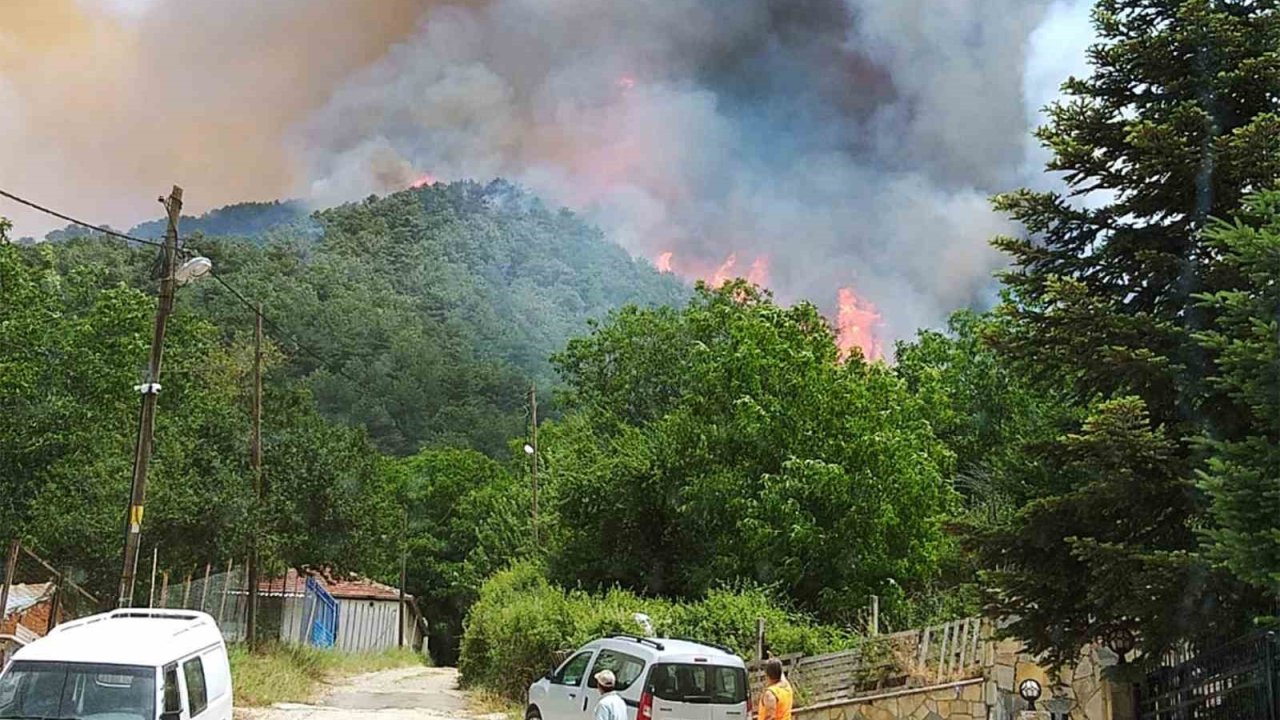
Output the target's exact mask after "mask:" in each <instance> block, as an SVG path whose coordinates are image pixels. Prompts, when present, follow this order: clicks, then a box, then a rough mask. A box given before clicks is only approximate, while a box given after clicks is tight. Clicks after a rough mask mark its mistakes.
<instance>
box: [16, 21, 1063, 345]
mask: <svg viewBox="0 0 1280 720" xmlns="http://www.w3.org/2000/svg"><path fill="white" fill-rule="evenodd" d="M1087 3H1088V0H1052V2H1051V0H626V1H623V0H614V1H612V2H606V1H602V0H379V2H376V3H375V2H370V1H369V0H272V1H271V2H261V1H260V0H40V2H18V1H17V0H15V1H13V2H3V1H0V158H3V162H0V186H3V187H6V188H9V189H19V190H22V191H24V192H26V194H28V195H31V196H32V197H33V198H35V199H38V200H42V201H44V202H46V203H47V204H50V205H55V206H57V207H60V208H64V209H67V210H72V211H74V212H75V213H77V214H81V215H85V216H88V217H89V218H92V219H94V220H97V221H99V222H110V223H112V224H114V225H116V226H125V227H127V226H129V225H130V224H132V223H133V222H136V221H138V220H140V219H144V218H148V217H154V216H155V214H156V212H157V210H156V208H157V206H156V204H155V197H156V196H157V195H159V194H161V193H163V192H165V191H167V190H168V187H169V185H170V184H172V183H175V182H176V183H179V184H182V185H184V186H185V187H186V189H187V197H188V200H189V205H188V209H189V210H190V211H193V212H199V211H202V210H205V209H209V208H211V207H216V206H219V205H222V204H227V203H231V202H237V201H242V200H265V199H272V198H278V197H282V196H297V195H301V196H304V197H309V198H311V199H312V200H313V201H315V202H316V203H317V204H330V203H334V202H339V201H347V200H353V199H358V198H360V197H362V196H364V195H366V194H368V193H370V192H377V193H383V192H389V191H393V190H399V189H402V188H404V187H406V186H407V185H409V184H410V183H413V182H415V181H417V180H419V179H421V178H424V177H427V176H430V177H433V178H437V179H441V180H456V179H462V178H472V179H477V180H481V181H485V180H488V179H490V178H492V177H497V176H502V177H507V178H509V179H512V180H515V181H517V182H519V183H521V184H523V185H525V186H527V187H528V188H530V189H531V190H533V191H534V192H536V193H539V194H541V195H543V196H545V197H546V198H547V199H548V200H549V201H550V202H552V203H555V204H563V205H567V206H569V207H572V208H574V209H576V210H579V211H581V212H583V213H584V214H586V215H587V216H588V217H589V218H591V219H592V220H594V221H596V222H597V223H599V224H600V225H601V226H602V227H603V228H604V229H605V230H606V232H607V233H608V234H609V235H610V237H612V238H614V239H615V240H617V241H618V242H620V243H621V244H623V245H624V246H625V247H626V248H628V249H629V250H631V251H632V252H633V253H635V254H637V255H642V256H645V257H647V258H649V259H651V260H657V259H659V258H660V257H662V256H663V254H665V253H671V254H672V255H671V265H672V268H673V269H674V270H676V271H677V272H680V273H682V274H684V275H686V276H690V277H695V276H701V277H711V276H713V275H715V274H716V272H717V269H718V268H721V266H722V265H724V264H726V259H727V258H729V257H730V256H733V257H734V258H736V261H737V262H736V264H735V265H733V266H732V268H730V269H729V270H728V272H729V273H730V274H739V273H741V274H746V273H748V272H749V271H750V268H752V267H753V266H754V267H755V268H756V269H757V270H756V272H755V275H756V276H757V277H759V276H760V275H761V274H762V273H761V269H762V268H763V266H764V265H765V264H766V263H767V265H768V280H769V284H770V285H771V286H772V287H773V288H774V289H775V290H776V291H777V293H778V295H779V296H780V298H781V299H783V300H795V299H799V298H809V299H813V300H814V301H816V302H818V303H819V305H821V306H823V307H824V308H825V309H827V310H828V311H833V310H834V307H833V306H834V304H835V298H836V290H837V288H840V287H845V286H851V287H853V288H854V289H855V291H856V292H857V293H858V295H860V296H862V297H863V298H865V299H869V300H871V301H873V302H874V303H875V304H876V305H877V306H878V307H879V309H880V310H881V312H882V313H883V314H884V318H885V321H886V325H887V327H886V328H885V331H886V333H885V334H887V335H888V338H886V339H890V340H891V339H893V338H895V337H902V336H905V335H909V334H911V333H912V332H913V331H914V330H915V328H916V327H918V326H921V325H937V324H939V323H940V322H941V321H942V320H943V319H944V318H945V316H946V315H947V313H949V312H950V311H951V310H953V309H954V308H956V307H959V306H963V305H966V304H971V303H974V302H975V301H977V302H981V299H983V298H989V293H990V288H991V278H990V273H991V271H992V270H993V269H994V268H995V267H997V266H998V265H999V264H1000V262H1001V259H1000V258H999V257H998V256H997V254H996V253H994V252H993V251H992V250H991V249H990V248H989V246H988V241H989V239H990V238H991V236H992V235H994V234H996V233H999V232H1002V231H1007V230H1010V229H1011V228H1009V227H1007V225H1006V224H1005V222H1004V221H1003V220H1002V219H1001V218H999V217H997V216H996V215H995V214H994V213H992V212H991V211H990V209H989V206H988V203H987V197H988V196H989V195H990V194H991V193H993V192H996V191H999V190H1004V189H1008V188H1011V187H1015V186H1018V185H1021V184H1025V183H1027V182H1033V181H1034V179H1033V175H1032V173H1033V172H1034V171H1035V169H1036V168H1035V165H1036V163H1034V162H1029V161H1028V158H1029V157H1031V156H1030V155H1029V154H1028V142H1027V138H1028V129H1029V127H1030V124H1031V123H1032V122H1033V121H1034V117H1035V116H1034V114H1029V113H1028V106H1031V107H1038V106H1039V105H1041V104H1043V102H1044V101H1045V100H1046V99H1048V98H1051V97H1052V96H1053V87H1054V86H1056V84H1057V83H1058V82H1059V81H1060V80H1061V79H1062V77H1061V75H1062V74H1063V73H1061V72H1059V71H1058V70H1057V68H1060V67H1064V66H1066V67H1073V66H1074V62H1075V60H1074V58H1073V57H1072V54H1073V53H1075V56H1077V57H1078V55H1079V52H1078V49H1077V50H1073V49H1072V47H1071V46H1072V43H1073V42H1074V43H1075V44H1076V45H1078V44H1079V43H1080V42H1081V41H1080V40H1074V41H1068V42H1066V44H1065V45H1063V44H1062V38H1064V37H1070V35H1071V34H1070V33H1066V34H1064V33H1062V32H1059V31H1057V30H1052V28H1051V30H1050V31H1046V27H1047V26H1053V25H1054V23H1055V22H1061V21H1062V19H1063V18H1066V19H1067V21H1068V22H1067V24H1068V25H1071V24H1072V23H1074V25H1073V27H1074V28H1079V27H1080V26H1081V22H1080V19H1081V18H1082V17H1083V13H1082V12H1081V11H1082V10H1083V9H1085V8H1086V7H1087ZM1076 32H1077V33H1078V31H1076ZM1084 35H1085V36H1086V37H1087V29H1086V30H1085V33H1084ZM1033 37H1035V38H1037V39H1036V40H1035V45H1036V47H1035V48H1033V47H1031V45H1032V38H1033ZM1055 43H1057V45H1056V46H1055ZM1034 50H1038V51H1039V52H1038V53H1037V52H1033V51H1034ZM1028 58H1031V62H1030V63H1029V61H1028ZM1063 58H1066V59H1063ZM0 213H4V214H6V215H10V216H15V215H16V217H15V219H16V220H17V222H18V231H19V233H39V232H42V231H43V230H47V229H49V227H50V226H51V225H50V224H49V223H48V221H43V220H40V219H37V218H35V217H34V216H32V215H29V214H23V213H21V212H17V213H15V212H14V211H13V208H11V207H8V206H0ZM41 222H45V223H46V224H45V225H44V226H43V227H41V226H40V223H41ZM833 314H834V313H833Z"/></svg>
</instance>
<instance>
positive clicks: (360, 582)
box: [258, 569, 413, 601]
mask: <svg viewBox="0 0 1280 720" xmlns="http://www.w3.org/2000/svg"><path fill="white" fill-rule="evenodd" d="M308 575H310V576H311V577H314V578H316V579H317V580H319V581H320V582H321V583H322V584H323V585H324V589H325V590H328V591H329V594H330V595H332V596H334V597H335V598H339V599H346V600H392V601H395V600H398V599H399V598H400V591H399V590H397V589H396V588H394V587H391V586H390V585H384V584H382V583H380V582H376V581H374V580H370V579H369V578H366V577H361V576H359V575H356V574H354V573H353V574H351V575H349V576H347V577H345V578H344V577H337V578H335V577H332V576H330V575H328V574H327V573H322V572H319V571H316V570H305V571H303V572H301V573H300V572H298V571H297V570H294V569H290V570H289V572H287V573H285V575H284V577H274V578H269V579H266V580H260V581H259V582H258V592H259V593H261V594H263V595H295V596H296V595H303V594H305V593H306V591H307V576H308ZM412 597H413V596H412V595H409V594H408V593H406V594H405V598H407V599H412Z"/></svg>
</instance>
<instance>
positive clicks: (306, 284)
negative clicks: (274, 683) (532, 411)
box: [54, 181, 688, 456]
mask: <svg viewBox="0 0 1280 720" xmlns="http://www.w3.org/2000/svg"><path fill="white" fill-rule="evenodd" d="M160 229H161V226H160V225H157V224H156V223H147V224H143V225H140V226H138V227H137V228H135V231H138V232H140V233H141V234H142V236H154V235H157V234H158V233H159V231H160ZM181 230H182V234H183V235H184V236H185V237H188V238H190V240H189V241H188V246H189V247H190V248H192V249H193V250H198V251H200V252H202V253H204V254H205V255H207V256H209V257H210V258H212V259H213V261H214V265H215V268H216V272H217V273H218V274H219V275H221V276H222V277H223V278H225V279H226V280H228V281H229V282H230V283H231V284H232V285H234V286H236V287H238V288H241V289H242V290H243V291H244V292H246V293H247V294H249V295H252V296H253V297H255V298H258V299H260V300H261V301H262V302H263V303H264V312H265V313H266V314H267V316H268V317H269V318H271V319H272V320H273V321H274V323H275V324H276V330H278V331H279V333H278V334H279V336H280V337H282V338H290V339H293V340H296V341H297V342H298V343H300V344H301V345H302V346H305V347H306V348H308V349H310V350H312V351H314V353H308V352H302V351H299V350H298V348H293V347H289V348H286V349H287V350H289V351H290V352H289V362H288V363H287V364H286V368H287V372H289V373H291V376H292V377H294V378H295V379H307V380H308V381H309V383H310V387H311V389H312V392H313V393H314V395H315V399H316V402H317V403H318V405H319V407H320V409H321V411H322V412H323V413H324V414H325V415H326V416H327V417H329V418H331V419H334V420H337V421H340V422H342V423H345V424H349V425H354V426H363V427H365V428H367V429H368V431H369V434H370V437H371V438H372V439H373V441H374V442H375V443H376V444H377V445H378V446H379V447H380V448H381V449H382V450H384V451H386V452H389V453H392V454H401V455H403V454H409V453H413V452H415V451H416V450H418V449H419V448H421V447H424V446H437V447H439V446H450V447H459V446H460V447H472V448H475V449H478V450H481V451H483V452H486V453H488V454H491V455H497V456H501V455H503V454H505V452H506V449H507V441H508V439H510V438H511V437H514V436H516V435H519V434H521V433H523V432H524V424H525V404H526V395H527V392H528V388H529V385H530V384H531V383H537V384H538V385H539V386H540V387H541V388H543V390H544V391H545V392H544V395H543V397H544V403H545V404H546V406H547V409H551V403H550V401H551V398H552V396H553V393H552V392H551V390H552V388H553V386H554V385H555V383H556V377H555V375H554V373H553V372H552V370H551V365H550V363H549V357H550V356H551V354H552V353H554V352H556V351H557V350H559V349H560V348H562V347H563V346H564V344H565V343H566V342H567V341H568V339H569V338H570V337H573V336H574V335H577V334H580V333H582V332H584V331H586V329H587V320H588V319H590V318H599V317H602V316H603V315H604V314H606V313H607V312H608V311H609V310H610V309H612V308H616V307H620V306H622V305H624V304H628V303H634V304H638V305H641V306H648V305H665V304H671V303H679V302H682V301H683V298H684V297H686V296H687V294H688V289H687V288H686V287H685V286H684V285H683V284H681V283H680V282H679V281H678V280H677V279H675V278H674V277H673V276H671V275H663V274H660V273H658V272H656V271H655V270H654V269H653V268H651V267H650V266H648V265H647V264H645V263H644V262H643V261H637V260H634V259H632V258H631V257H630V256H628V255H627V253H626V252H625V251H623V250H622V249H621V248H620V247H618V246H617V245H614V244H613V243H610V242H608V241H606V240H605V239H604V238H603V237H602V236H601V234H600V233H599V231H598V230H596V229H595V228H592V227H590V226H588V225H587V224H585V223H584V222H582V220H581V219H579V218H578V217H577V216H575V215H573V214H572V213H569V212H567V211H553V210H550V209H548V208H546V207H544V206H543V205H542V204H541V202H540V201H538V200H537V199H535V198H533V197H531V196H529V195H527V194H525V193H524V192H523V191H521V190H520V189H518V188H516V187H514V186H512V185H510V184H508V183H505V182H502V181H495V182H492V183H489V184H488V185H480V184H476V183H469V182H464V183H454V184H451V185H435V186H431V187H423V188H419V189H414V190H408V191H405V192H401V193H397V194H395V195H391V196H388V197H385V198H369V199H368V200H365V201H363V202H360V203H353V204H349V205H343V206H341V207H336V208H331V209H327V210H322V211H319V212H317V213H315V214H314V215H311V216H307V215H306V214H305V213H304V212H303V209H302V206H301V204H299V203H296V202H284V203H245V204H241V205H233V206H230V207H227V208H223V209H221V210H216V211H213V212H210V213H207V214H205V215H203V216H201V217H198V218H188V219H185V220H184V221H183V224H182V226H181ZM68 234H69V231H59V233H58V235H57V237H59V238H64V239H63V240H62V242H60V243H59V244H58V247H57V249H56V251H55V253H54V257H55V258H61V260H60V262H61V264H62V266H63V267H65V268H67V269H70V268H73V267H77V266H80V265H83V264H104V263H105V264H107V265H109V266H111V267H112V268H113V269H114V272H113V273H112V274H111V275H110V279H111V280H123V281H125V282H127V283H128V284H130V285H133V286H136V287H145V286H147V285H148V284H149V282H150V281H149V271H150V268H151V264H152V262H153V260H154V256H153V252H152V250H151V249H149V248H142V249H134V250H128V249H125V248H123V247H121V243H119V242H118V241H115V240H110V239H107V240H102V241H100V242H99V241H93V242H86V241H79V242H76V241H72V240H69V239H66V236H67V235H68ZM82 235H83V233H82ZM179 302H180V305H181V306H182V307H186V308H189V309H190V310H192V311H193V312H197V313H198V314H200V315H202V316H203V317H206V318H208V319H210V320H212V321H214V322H215V323H216V324H217V325H218V326H219V327H220V328H222V329H223V331H224V332H225V333H227V334H228V336H236V335H243V333H245V332H248V331H249V330H250V329H251V322H250V321H249V319H248V317H247V315H246V311H245V308H243V307H242V306H240V304H238V303H237V302H236V301H235V299H234V298H233V297H231V296H230V295H229V294H228V292H227V291H226V290H225V289H224V288H223V287H221V286H219V285H216V284H214V283H211V282H210V283H201V284H197V285H193V286H192V287H190V288H188V289H184V291H183V292H182V293H181V295H180V299H179ZM317 356H318V357H317Z"/></svg>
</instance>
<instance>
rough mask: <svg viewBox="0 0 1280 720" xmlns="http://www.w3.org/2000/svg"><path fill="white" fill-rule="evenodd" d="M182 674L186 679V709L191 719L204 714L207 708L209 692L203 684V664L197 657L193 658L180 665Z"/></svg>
mask: <svg viewBox="0 0 1280 720" xmlns="http://www.w3.org/2000/svg"><path fill="white" fill-rule="evenodd" d="M182 674H183V675H185V676H186V678H187V709H188V710H189V711H190V713H191V717H195V716H197V715H199V714H200V713H202V712H204V709H205V708H206V707H209V692H208V689H207V688H205V684H204V663H202V662H200V658H199V657H193V658H191V659H190V660H188V661H186V662H184V663H182Z"/></svg>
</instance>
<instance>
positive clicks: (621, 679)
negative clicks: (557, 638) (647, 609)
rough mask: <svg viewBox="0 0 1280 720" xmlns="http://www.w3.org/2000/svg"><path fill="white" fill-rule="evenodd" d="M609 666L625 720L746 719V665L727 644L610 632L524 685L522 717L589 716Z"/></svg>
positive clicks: (562, 719) (580, 719)
mask: <svg viewBox="0 0 1280 720" xmlns="http://www.w3.org/2000/svg"><path fill="white" fill-rule="evenodd" d="M601 670H611V671H613V674H614V676H615V677H616V678H617V684H616V685H615V687H614V689H615V690H616V691H617V693H618V694H619V695H621V696H622V699H623V701H625V702H626V704H627V717H628V720H748V719H749V716H750V712H751V711H750V704H749V702H748V698H747V692H748V690H747V668H746V664H745V663H744V662H743V661H742V658H740V657H738V656H737V655H735V654H733V652H732V651H730V650H729V649H727V648H723V647H717V646H715V645H710V644H707V643H700V642H694V641H691V640H679V639H669V638H640V637H635V636H633V635H615V636H613V637H610V638H601V639H599V640H593V641H592V642H589V643H587V644H586V645H584V646H582V647H581V648H580V649H579V650H578V651H577V652H576V653H574V654H573V655H571V656H569V658H568V659H567V660H565V661H564V662H563V663H562V664H561V665H560V667H558V668H556V669H555V670H552V671H551V672H549V673H547V675H546V676H545V677H543V678H542V679H541V680H539V681H537V682H535V683H534V684H533V685H532V686H530V688H529V696H528V700H527V702H526V706H525V720H591V718H592V717H594V715H595V709H596V704H597V703H598V702H599V700H600V691H599V690H598V689H597V687H596V681H595V674H596V673H598V672H600V671H601Z"/></svg>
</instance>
